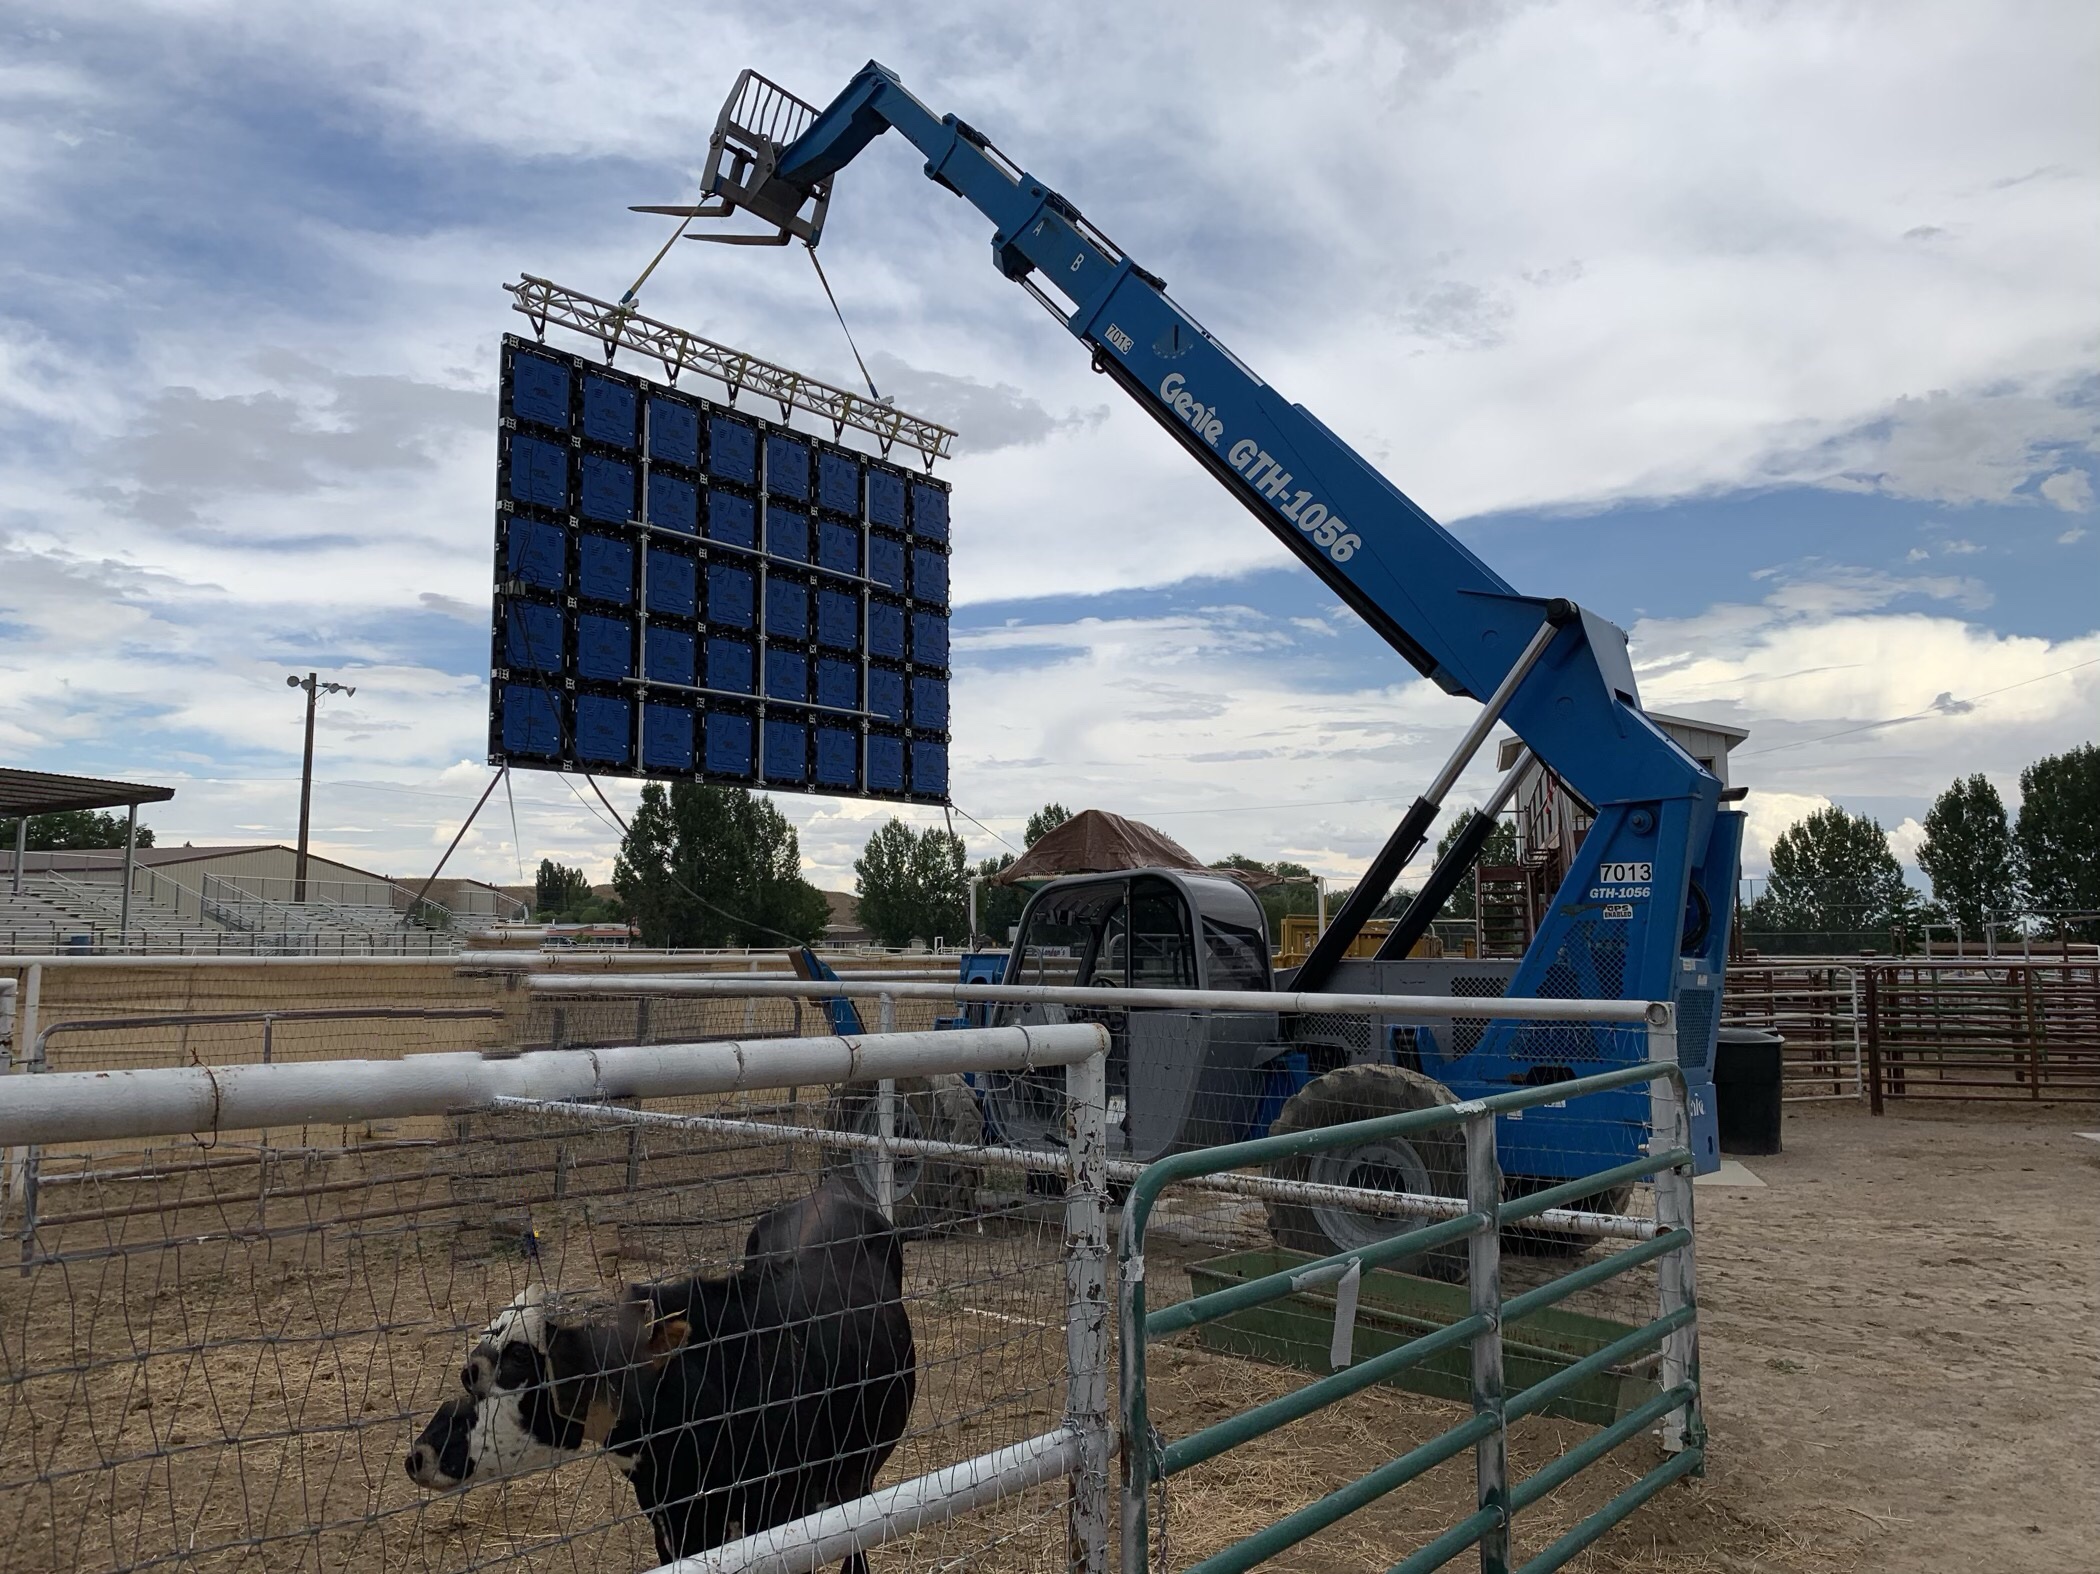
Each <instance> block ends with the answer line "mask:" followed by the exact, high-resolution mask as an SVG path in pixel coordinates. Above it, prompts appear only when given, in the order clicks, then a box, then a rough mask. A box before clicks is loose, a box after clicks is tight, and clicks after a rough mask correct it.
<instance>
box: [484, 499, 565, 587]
mask: <svg viewBox="0 0 2100 1574" xmlns="http://www.w3.org/2000/svg"><path fill="white" fill-rule="evenodd" d="M501 519H502V516H500V515H499V516H498V520H499V523H498V525H497V529H499V530H501V531H502V533H503V566H502V568H501V570H500V571H499V574H500V577H503V578H506V579H509V580H510V581H511V582H512V583H513V584H514V585H515V586H517V587H519V588H522V589H530V590H544V591H546V592H548V593H549V594H551V595H556V596H558V595H560V594H561V593H562V592H563V591H564V590H566V589H568V588H569V533H568V531H566V530H564V529H562V527H561V526H560V525H550V524H547V523H546V522H545V521H543V520H538V519H527V518H525V517H524V516H523V515H521V514H513V515H511V516H509V520H510V522H509V525H508V527H507V528H506V527H505V526H504V525H503V524H502V523H501V522H500V521H501Z"/></svg>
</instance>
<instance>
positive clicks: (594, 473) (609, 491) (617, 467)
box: [576, 453, 634, 524]
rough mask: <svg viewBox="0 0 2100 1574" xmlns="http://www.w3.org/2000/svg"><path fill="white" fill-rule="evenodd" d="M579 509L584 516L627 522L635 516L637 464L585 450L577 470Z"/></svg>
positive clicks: (619, 522) (612, 521)
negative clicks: (635, 467) (635, 465)
mask: <svg viewBox="0 0 2100 1574" xmlns="http://www.w3.org/2000/svg"><path fill="white" fill-rule="evenodd" d="M577 475H578V483H577V487H576V509H577V512H578V513H580V514H582V515H583V517H584V518H585V519H603V520H608V521H610V522H611V523H613V524H625V523H626V522H627V521H628V520H630V519H632V518H634V466H633V465H632V464H630V463H628V461H626V460H625V459H615V458H614V457H612V455H610V454H593V453H585V454H584V456H583V459H582V463H581V465H580V467H579V469H578V472H577Z"/></svg>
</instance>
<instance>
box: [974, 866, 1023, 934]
mask: <svg viewBox="0 0 2100 1574" xmlns="http://www.w3.org/2000/svg"><path fill="white" fill-rule="evenodd" d="M1013 861H1014V855H1013V854H1012V853H1000V854H999V855H998V856H997V857H994V858H981V859H979V860H978V862H977V868H976V870H975V871H974V872H975V874H976V875H977V881H978V883H977V933H978V936H980V937H982V938H984V939H986V940H989V941H990V942H991V943H992V944H993V945H995V946H996V945H1005V944H1006V935H1007V931H1008V930H1010V929H1012V928H1013V926H1014V925H1015V924H1018V923H1019V922H1020V921H1021V909H1022V908H1024V907H1026V906H1027V905H1028V892H1027V891H1025V890H1024V889H1022V888H1021V887H1020V886H1018V885H994V884H993V883H992V881H993V879H994V878H996V877H997V876H999V875H1002V874H1004V873H1006V871H1007V870H1008V869H1010V868H1012V867H1013Z"/></svg>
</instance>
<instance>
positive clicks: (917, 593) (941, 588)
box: [911, 547, 948, 607]
mask: <svg viewBox="0 0 2100 1574" xmlns="http://www.w3.org/2000/svg"><path fill="white" fill-rule="evenodd" d="M911 598H912V600H914V601H925V602H930V603H932V604H933V605H934V606H937V607H945V606H946V605H947V604H948V557H947V554H946V553H943V552H932V551H928V550H927V549H926V548H925V547H914V548H912V554H911Z"/></svg>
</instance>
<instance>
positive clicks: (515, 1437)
mask: <svg viewBox="0 0 2100 1574" xmlns="http://www.w3.org/2000/svg"><path fill="white" fill-rule="evenodd" d="M903 1281H904V1254H903V1248H902V1246H901V1245H900V1243H899V1241H898V1238H897V1233H896V1231H895V1230H893V1229H892V1228H891V1227H890V1225H889V1224H888V1222H887V1221H886V1220H884V1218H883V1217H882V1215H881V1214H880V1213H878V1212H877V1211H876V1210H875V1209H873V1208H871V1207H869V1206H868V1205H867V1204H866V1203H865V1202H863V1201H861V1200H860V1199H859V1198H858V1197H857V1196H856V1195H855V1194H854V1193H853V1192H852V1191H851V1190H850V1189H849V1188H847V1187H845V1186H843V1185H840V1184H837V1183H831V1184H827V1185H824V1186H821V1187H819V1188H818V1189H817V1190H816V1191H815V1192H813V1193H811V1194H810V1195H809V1196H808V1197H805V1198H803V1199H801V1200H800V1201H798V1202H793V1203H789V1204H787V1205H785V1206H783V1207H780V1208H776V1209H774V1210H773V1211H772V1212H770V1213H768V1214H766V1215H765V1216H764V1217H763V1218H761V1219H760V1220H759V1221H758V1223H757V1224H755V1225H754V1226H753V1227H752V1230H751V1234H750V1237H749V1239H748V1240H747V1242H746V1244H745V1252H744V1262H743V1264H742V1265H741V1266H740V1267H739V1268H738V1270H737V1271H736V1272H735V1273H733V1274H731V1275H729V1276H728V1277H726V1278H695V1279H688V1280H685V1281H682V1282H680V1283H674V1284H665V1285H647V1286H644V1285H636V1286H630V1287H629V1289H628V1290H627V1292H626V1294H625V1295H624V1296H622V1297H621V1298H620V1299H618V1300H617V1301H615V1302H612V1303H610V1304H608V1303H604V1302H597V1303H595V1304H592V1303H589V1302H587V1301H585V1300H583V1299H581V1298H564V1297H561V1296H558V1295H553V1294H549V1293H548V1292H547V1291H545V1290H544V1289H543V1288H542V1287H540V1286H537V1285H535V1286H532V1287H530V1288H528V1289H527V1290H525V1291H524V1292H523V1293H522V1294H521V1295H519V1296H518V1298H517V1299H516V1300H515V1301H513V1302H512V1303H511V1304H510V1305H509V1306H508V1307H506V1308H504V1310H503V1311H501V1312H500V1313H498V1314H497V1316H496V1317H495V1319H494V1320H493V1321H491V1322H490V1324H489V1325H488V1327H487V1328H486V1329H485V1330H484V1331H483V1332H482V1334H481V1336H480V1338H479V1339H478V1340H477V1341H476V1343H475V1346H474V1349H473V1351H472V1352H471V1353H470V1354H469V1356H468V1358H467V1364H466V1366H465V1368H464V1369H463V1370H462V1371H461V1373H460V1382H461V1385H462V1387H463V1388H464V1389H465V1392H464V1394H463V1395H462V1396H461V1397H459V1398H456V1399H451V1400H448V1401H446V1402H445V1403H444V1404H443V1405H441V1406H440V1407H439V1408H438V1412H437V1414H436V1415H435V1416H433V1417H432V1418H431V1420H430V1423H429V1425H427V1426H426V1427H424V1428H423V1431H422V1434H421V1435H420V1436H419V1437H417V1439H416V1441H415V1446H414V1447H413V1448H411V1449H410V1450H409V1454H408V1474H409V1476H410V1477H411V1479H413V1480H414V1481H415V1482H416V1483H417V1485H419V1486H424V1487H430V1488H433V1489H442V1488H447V1487H453V1486H457V1485H459V1484H460V1483H462V1482H466V1481H480V1480H484V1479H488V1478H491V1477H496V1476H506V1475H515V1474H517V1473H519V1472H521V1471H525V1470H531V1469H536V1468H540V1467H544V1466H547V1465H552V1464H556V1463H559V1462H560V1461H562V1460H564V1459H571V1458H575V1457H577V1456H578V1455H580V1454H582V1453H584V1452H586V1451H588V1450H591V1449H596V1448H603V1449H605V1450H607V1451H609V1452H610V1453H611V1454H612V1456H613V1459H614V1462H615V1463H616V1464H617V1465H618V1466H619V1467H620V1468H621V1469H622V1470H623V1471H625V1472H626V1473H627V1476H628V1478H629V1480H630V1481H632V1482H633V1484H634V1492H635V1497H636V1499H637V1500H638V1501H639V1502H640V1504H641V1507H642V1510H643V1512H644V1513H646V1514H647V1515H648V1516H649V1520H650V1523H651V1524H652V1526H653V1527H654V1528H655V1531H656V1543H657V1550H658V1552H659V1553H660V1554H661V1555H662V1556H663V1558H664V1559H665V1561H667V1562H668V1561H669V1560H671V1559H673V1558H677V1557H682V1556H686V1555H688V1554H691V1553H696V1552H703V1551H706V1550H707V1549H708V1548H710V1547H717V1546H720V1545H721V1544H722V1543H723V1542H725V1541H728V1540H729V1539H731V1537H732V1536H733V1535H737V1534H743V1535H751V1534H754V1533H756V1532H758V1531H761V1530H767V1529H770V1528H772V1527H773V1526H775V1525H780V1524H784V1523H786V1522H787V1521H789V1520H791V1519H797V1518H800V1517H801V1516H802V1515H804V1514H811V1513H815V1512H816V1511H817V1510H819V1509H822V1508H828V1507H831V1506H833V1505H835V1504H838V1503H844V1502H849V1501H851V1500H852V1499H854V1498H857V1497H861V1496H864V1495H865V1494H866V1493H867V1492H868V1491H869V1490H870V1489H871V1488H872V1487H873V1485H874V1481H875V1474H876V1472H877V1471H878V1470H880V1469H881V1468H882V1465H883V1462H884V1461H885V1460H886V1459H888V1458H889V1456H890V1453H891V1451H892V1450H893V1449H894V1448H895V1447H896V1446H897V1440H898V1438H900V1437H901V1436H902V1435H903V1433H904V1427H905V1423H906V1421H907V1419H908V1418H909V1417H910V1414H911V1406H912V1398H913V1395H914V1392H915V1390H916V1386H917V1380H918V1374H917V1356H916V1352H915V1350H914V1348H913V1344H912V1329H911V1319H910V1318H909V1316H908V1315H907V1314H906V1312H905V1309H904V1301H903V1288H904V1284H903ZM866 1568H867V1564H866V1561H865V1560H864V1559H862V1558H857V1557H856V1558H854V1559H852V1560H849V1561H848V1563H847V1564H846V1569H847V1571H848V1574H866Z"/></svg>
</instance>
